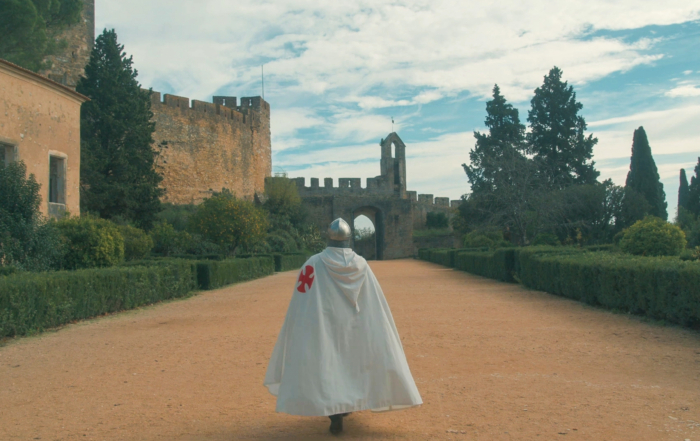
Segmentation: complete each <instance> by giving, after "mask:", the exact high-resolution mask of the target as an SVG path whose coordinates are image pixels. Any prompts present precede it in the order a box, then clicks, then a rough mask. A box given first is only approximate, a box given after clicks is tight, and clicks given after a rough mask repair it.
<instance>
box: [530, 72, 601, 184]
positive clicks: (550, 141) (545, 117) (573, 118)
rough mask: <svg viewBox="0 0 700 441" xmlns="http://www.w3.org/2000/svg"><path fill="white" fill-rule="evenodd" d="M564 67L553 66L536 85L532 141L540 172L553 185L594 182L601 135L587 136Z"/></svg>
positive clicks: (532, 118)
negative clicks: (598, 136) (595, 153)
mask: <svg viewBox="0 0 700 441" xmlns="http://www.w3.org/2000/svg"><path fill="white" fill-rule="evenodd" d="M561 77H562V71H561V69H559V68H558V67H556V66H555V67H553V68H552V69H551V70H550V71H549V74H548V75H545V77H544V83H543V84H542V86H541V87H538V88H537V89H535V96H534V97H533V98H532V101H531V104H532V108H531V110H530V112H529V114H528V118H527V120H528V121H529V122H530V128H531V132H530V133H529V134H528V136H527V138H528V143H529V148H530V151H531V153H532V154H533V155H534V159H535V161H536V162H537V164H538V168H539V172H540V173H541V175H542V177H543V179H544V181H545V182H546V183H547V184H548V186H549V187H551V188H555V189H556V188H565V187H568V186H570V185H574V184H594V183H596V180H597V178H598V176H599V175H600V173H599V172H598V171H596V169H595V167H594V166H595V162H593V161H591V162H589V161H590V159H591V158H592V157H593V146H595V145H596V144H597V143H598V139H597V138H594V137H593V135H588V136H585V134H584V132H585V131H586V127H587V126H586V120H585V119H584V118H583V116H581V115H579V114H578V112H579V111H580V110H581V109H582V108H583V105H582V104H581V103H579V102H577V101H576V93H575V92H574V88H573V86H569V85H568V83H567V82H566V81H562V79H561Z"/></svg>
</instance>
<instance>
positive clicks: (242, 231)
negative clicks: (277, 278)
mask: <svg viewBox="0 0 700 441" xmlns="http://www.w3.org/2000/svg"><path fill="white" fill-rule="evenodd" d="M267 227H268V221H267V214H266V212H265V211H264V210H262V209H261V208H258V207H256V206H255V204H253V203H252V202H250V201H246V200H243V199H237V198H236V197H235V196H234V195H233V194H232V193H230V192H229V191H222V192H221V193H217V194H214V195H213V196H212V197H210V198H208V199H205V200H204V202H202V203H201V204H200V205H198V206H197V210H196V211H195V212H194V213H193V214H192V215H191V216H190V219H189V230H190V231H191V232H193V233H196V234H200V235H201V236H202V237H203V238H204V239H206V240H208V241H211V242H213V243H215V244H217V245H219V246H220V247H221V249H222V250H223V251H224V252H225V253H227V254H233V253H234V252H235V251H236V249H237V248H238V247H239V246H242V247H244V248H245V247H247V246H252V245H254V244H255V243H257V242H260V241H262V240H264V239H265V234H266V232H267Z"/></svg>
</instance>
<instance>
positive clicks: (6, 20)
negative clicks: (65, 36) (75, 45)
mask: <svg viewBox="0 0 700 441" xmlns="http://www.w3.org/2000/svg"><path fill="white" fill-rule="evenodd" d="M82 8H83V0H0V11H2V13H0V29H2V37H1V38H0V58H4V59H6V60H7V61H11V62H13V63H15V64H18V65H20V66H22V67H24V68H26V69H29V70H32V71H35V72H36V71H39V70H41V69H46V68H49V67H50V66H49V65H48V63H47V62H46V61H45V58H46V56H47V55H53V54H55V53H56V52H57V51H58V50H60V49H61V48H63V47H64V46H65V44H66V43H65V41H62V40H60V41H58V40H56V39H55V38H54V36H55V33H56V32H57V31H59V30H61V29H62V28H63V27H65V26H70V25H72V24H75V23H78V21H79V20H80V11H81V10H82Z"/></svg>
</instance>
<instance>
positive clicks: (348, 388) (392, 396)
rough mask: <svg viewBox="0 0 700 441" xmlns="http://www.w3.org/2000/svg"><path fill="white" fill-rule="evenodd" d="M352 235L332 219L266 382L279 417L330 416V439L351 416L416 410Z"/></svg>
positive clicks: (417, 400) (399, 351) (382, 304)
mask: <svg viewBox="0 0 700 441" xmlns="http://www.w3.org/2000/svg"><path fill="white" fill-rule="evenodd" d="M350 236H351V230H350V226H349V225H348V224H347V222H345V221H344V220H343V219H336V220H335V221H333V222H332V223H331V225H330V227H329V228H328V237H329V241H328V248H326V249H325V250H324V251H323V252H321V253H319V254H316V255H314V256H312V257H311V258H309V260H308V261H306V263H305V264H304V266H303V267H302V269H301V271H300V273H299V278H298V279H297V282H296V283H295V286H294V293H293V295H292V300H291V302H290V303H289V308H288V310H287V316H286V317H285V320H284V324H283V325H282V330H281V331H280V334H279V337H278V338H277V343H276V344H275V348H274V350H273V352H272V356H271V358H270V363H269V365H268V367H267V373H266V375H265V381H264V385H265V386H267V388H268V390H269V391H270V393H272V394H273V395H276V396H277V407H276V411H277V412H284V413H288V414H291V415H304V416H328V417H330V419H331V427H330V431H331V432H332V433H334V434H337V433H340V432H341V431H342V429H343V417H344V416H347V414H349V413H350V412H357V411H361V410H366V409H371V410H373V411H376V412H381V411H389V410H399V409H405V408H408V407H412V406H418V405H420V404H422V400H421V397H420V394H419V393H418V388H417V387H416V384H415V382H414V381H413V377H412V376H411V371H410V370H409V368H408V363H407V362H406V356H405V355H404V352H403V346H402V345H401V339H400V337H399V333H398V331H397V330H396V325H395V324H394V319H393V317H392V315H391V311H390V310H389V305H388V304H387V302H386V299H385V298H384V293H383V292H382V288H381V287H380V286H379V283H378V282H377V279H376V277H375V276H374V273H372V270H371V269H370V267H369V265H368V264H367V261H366V260H365V259H364V258H362V257H361V256H358V255H357V254H355V252H353V250H352V249H350Z"/></svg>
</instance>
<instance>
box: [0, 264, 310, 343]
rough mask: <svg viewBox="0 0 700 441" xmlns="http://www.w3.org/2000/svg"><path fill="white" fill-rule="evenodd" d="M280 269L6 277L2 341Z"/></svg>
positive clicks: (147, 269)
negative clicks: (6, 338)
mask: <svg viewBox="0 0 700 441" xmlns="http://www.w3.org/2000/svg"><path fill="white" fill-rule="evenodd" d="M302 263H303V262H302ZM285 264H287V265H289V263H286V261H285ZM299 266H301V264H299ZM274 268H275V262H274V259H273V258H272V256H268V257H253V258H248V259H229V260H219V261H217V260H200V261H192V260H184V259H173V258H164V259H149V260H143V261H136V262H129V263H127V264H125V265H123V266H120V267H112V268H102V269H88V270H77V271H57V272H47V273H23V272H20V273H16V274H12V275H7V276H4V277H0V337H11V336H15V335H25V334H28V333H32V332H35V331H40V330H43V329H46V328H51V327H55V326H59V325H62V324H65V323H68V322H71V321H73V320H80V319H85V318H89V317H94V316H97V315H101V314H105V313H111V312H117V311H122V310H126V309H131V308H136V307H138V306H141V305H146V304H152V303H155V302H159V301H162V300H167V299H171V298H177V297H185V296H187V295H189V294H190V293H191V292H192V291H194V290H196V289H205V290H206V289H215V288H220V287H222V286H225V285H229V284H232V283H236V282H242V281H245V280H251V279H255V278H258V277H263V276H266V275H270V274H272V273H273V272H274Z"/></svg>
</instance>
